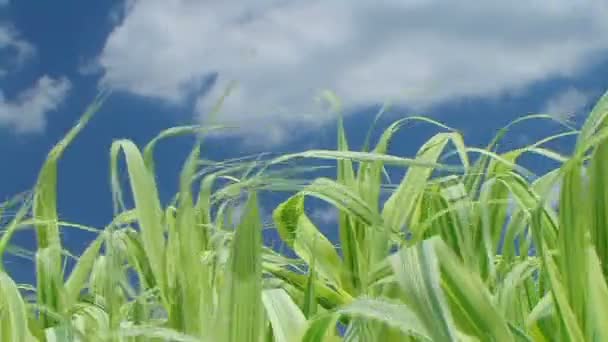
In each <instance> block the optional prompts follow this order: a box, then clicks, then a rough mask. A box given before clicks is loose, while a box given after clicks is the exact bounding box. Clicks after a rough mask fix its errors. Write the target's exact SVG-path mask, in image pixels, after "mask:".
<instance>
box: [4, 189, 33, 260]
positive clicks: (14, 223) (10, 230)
mask: <svg viewBox="0 0 608 342" xmlns="http://www.w3.org/2000/svg"><path fill="white" fill-rule="evenodd" d="M7 204H8V203H7ZM31 206H32V203H31V201H29V200H27V201H25V202H24V203H23V204H21V206H20V207H19V210H17V213H15V217H13V219H12V220H11V221H10V222H9V223H8V225H7V226H6V227H3V230H4V231H3V233H2V236H0V271H4V263H3V261H4V254H5V253H6V252H7V249H8V248H9V247H10V245H9V244H10V241H11V238H12V237H13V235H14V234H15V233H16V232H17V230H18V229H19V227H20V223H21V222H22V221H23V220H24V218H25V217H26V216H27V214H28V213H29V211H30V209H31ZM2 208H3V209H4V208H6V207H5V206H3V207H2ZM0 218H2V213H0Z"/></svg>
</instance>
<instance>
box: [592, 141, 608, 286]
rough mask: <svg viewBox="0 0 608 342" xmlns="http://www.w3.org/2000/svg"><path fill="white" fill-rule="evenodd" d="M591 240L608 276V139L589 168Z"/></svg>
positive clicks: (594, 155)
mask: <svg viewBox="0 0 608 342" xmlns="http://www.w3.org/2000/svg"><path fill="white" fill-rule="evenodd" d="M588 171H589V172H588V173H589V198H590V201H589V204H590V207H591V208H590V209H591V210H590V211H591V212H590V217H591V220H590V222H589V223H590V227H589V231H590V233H591V241H592V242H593V244H594V245H595V250H596V252H597V256H598V257H599V259H600V261H601V265H602V270H603V271H602V272H603V274H604V276H608V190H607V189H608V180H607V179H606V178H607V177H608V140H604V141H602V142H601V143H600V144H599V145H598V146H597V147H596V148H595V150H594V151H593V154H592V157H591V161H590V163H589V168H588Z"/></svg>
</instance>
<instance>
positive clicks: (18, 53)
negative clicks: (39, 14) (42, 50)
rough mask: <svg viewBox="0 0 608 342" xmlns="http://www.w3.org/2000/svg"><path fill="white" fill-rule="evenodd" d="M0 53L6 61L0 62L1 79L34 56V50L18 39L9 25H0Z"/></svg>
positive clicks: (28, 44)
mask: <svg viewBox="0 0 608 342" xmlns="http://www.w3.org/2000/svg"><path fill="white" fill-rule="evenodd" d="M0 1H1V0H0ZM0 52H3V53H4V55H5V56H6V60H0V63H2V64H0V77H1V76H3V75H6V74H7V73H8V69H11V70H15V69H18V68H20V67H21V66H23V64H24V63H25V62H26V61H27V60H28V59H29V58H30V57H32V56H33V55H34V54H35V52H36V49H34V47H33V46H32V45H31V44H30V43H28V42H27V41H25V40H23V39H22V38H21V37H19V35H18V33H17V31H16V30H15V29H14V28H13V27H12V26H11V25H9V24H6V23H0Z"/></svg>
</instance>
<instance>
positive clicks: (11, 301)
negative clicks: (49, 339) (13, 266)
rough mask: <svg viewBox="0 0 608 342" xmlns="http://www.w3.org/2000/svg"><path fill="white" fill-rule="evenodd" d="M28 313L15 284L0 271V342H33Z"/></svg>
mask: <svg viewBox="0 0 608 342" xmlns="http://www.w3.org/2000/svg"><path fill="white" fill-rule="evenodd" d="M27 316H28V313H27V310H26V307H25V303H24V301H23V298H22V297H21V293H20V292H19V289H18V288H17V285H16V284H15V282H14V281H13V280H12V279H11V278H10V277H9V275H8V274H6V273H5V272H4V271H3V270H0V340H2V341H15V342H33V341H35V339H34V337H33V336H32V334H31V333H30V331H29V328H28V317H27Z"/></svg>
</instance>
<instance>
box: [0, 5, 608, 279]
mask: <svg viewBox="0 0 608 342" xmlns="http://www.w3.org/2000/svg"><path fill="white" fill-rule="evenodd" d="M607 17H608V4H607V3H605V2H600V1H596V2H579V3H574V2H572V1H567V0H558V1H552V2H546V1H529V2H527V3H526V4H522V3H517V4H515V3H511V2H504V1H488V2H484V3H483V4H480V3H479V2H476V1H464V2H459V4H458V5H455V4H453V3H450V4H446V3H444V2H440V1H432V0H428V1H423V0H409V1H400V2H397V1H378V2H373V3H372V2H357V1H338V0H336V1H333V0H332V1H317V0H314V1H306V2H304V1H298V0H291V1H287V0H271V1H270V0H269V1H265V2H244V1H234V2H229V3H223V2H215V1H193V0H181V1H180V0H145V1H144V0H130V1H119V0H112V1H110V0H106V1H87V2H85V1H77V0H66V1H62V2H61V3H60V4H59V3H57V2H50V1H47V2H42V1H34V0H9V1H7V0H0V155H1V156H2V162H1V163H0V170H1V172H2V173H1V174H2V177H0V199H6V198H8V197H9V196H11V195H12V194H15V193H18V192H21V191H24V190H27V189H29V188H30V187H31V186H32V185H33V183H34V182H35V179H36V176H37V172H38V170H39V168H40V166H41V164H42V162H43V160H44V158H45V155H46V153H47V152H48V150H49V149H50V148H51V147H52V145H53V144H54V143H55V142H57V141H58V140H59V139H60V138H61V137H62V136H63V135H64V134H65V133H66V132H67V130H68V129H69V128H70V127H71V126H72V125H73V124H74V122H75V121H76V120H77V119H78V117H79V116H80V115H81V113H82V111H83V110H84V109H85V107H86V106H87V104H88V103H90V102H91V101H92V100H93V99H94V97H95V95H96V94H97V91H98V89H100V87H105V88H109V89H112V90H113V93H112V96H111V97H110V98H109V100H108V101H107V102H106V104H105V105H104V107H103V108H102V109H101V111H100V112H99V113H98V114H97V115H96V117H95V118H94V119H93V121H92V122H91V123H90V125H89V126H88V127H87V128H86V129H85V131H84V132H83V134H82V135H81V136H79V137H78V139H77V140H76V141H75V143H74V144H73V145H72V146H71V147H70V148H69V150H68V152H67V153H66V155H65V158H64V159H63V160H62V162H61V164H60V170H59V175H60V176H59V182H60V183H59V189H60V193H59V211H60V216H61V218H63V219H65V220H67V221H75V222H79V223H83V224H88V225H92V226H97V227H101V226H103V225H105V224H106V223H108V222H109V220H110V218H111V215H112V203H111V197H110V187H109V172H108V170H109V169H108V155H109V147H110V144H111V143H112V141H113V140H114V139H118V138H129V139H132V140H134V141H135V142H136V143H138V144H140V145H142V144H144V143H145V142H147V141H148V140H149V139H151V138H152V137H154V136H155V135H156V134H157V133H158V132H160V130H162V129H164V128H168V127H172V126H176V125H182V124H192V123H200V122H202V123H205V122H206V121H205V120H206V119H207V116H206V114H207V113H208V110H209V108H210V106H211V105H212V103H213V101H214V100H216V99H217V98H218V96H219V95H220V94H221V92H222V91H223V89H225V87H226V85H227V84H228V83H229V82H230V81H232V80H236V81H238V82H239V87H238V88H237V90H236V91H235V93H233V94H232V95H231V97H229V98H228V99H227V102H226V104H225V106H224V109H223V111H222V113H221V117H220V119H221V120H222V122H223V123H226V124H231V125H234V124H237V125H239V126H240V127H241V128H240V129H236V130H233V131H230V132H231V133H229V134H225V135H221V136H217V137H214V139H213V140H212V141H211V142H210V143H209V144H208V145H205V148H204V153H205V157H208V158H212V159H222V158H228V157H234V156H240V155H245V154H251V153H255V152H262V151H273V152H287V151H299V150H303V149H309V148H332V147H333V146H334V141H335V117H332V116H330V115H328V114H327V112H326V111H323V110H322V108H321V107H319V105H318V104H317V103H316V102H315V97H316V96H317V95H318V94H319V92H320V91H321V90H323V89H330V90H332V91H334V92H335V93H336V94H337V95H338V96H339V97H340V98H341V99H342V102H343V104H344V106H345V112H344V114H345V119H346V126H347V131H348V134H349V137H350V138H351V139H352V140H353V144H354V146H355V147H356V146H358V145H360V144H361V143H362V141H363V137H364V135H365V133H366V130H367V128H368V126H369V124H370V122H371V120H372V119H373V115H374V113H375V111H376V110H377V108H378V106H379V105H381V104H382V103H384V102H385V101H391V102H392V103H394V104H395V106H394V108H395V109H394V110H393V111H392V112H391V115H390V116H388V117H387V118H386V119H385V120H383V121H382V125H381V127H386V125H387V124H388V123H389V122H390V121H391V120H394V119H396V118H398V117H402V116H404V115H408V114H412V113H416V114H425V115H431V116H433V117H435V118H437V119H439V120H441V121H444V122H445V123H447V124H449V125H451V126H453V127H455V128H458V129H460V130H462V131H463V132H464V133H465V140H466V141H467V142H468V143H469V144H473V145H481V144H485V143H487V142H488V141H489V139H490V138H491V137H492V136H493V134H494V133H495V132H496V129H497V128H499V127H501V126H503V125H504V124H506V123H508V122H509V121H511V120H513V119H514V118H516V117H518V116H521V115H524V114H528V113H535V112H546V111H549V112H551V113H552V114H554V115H557V116H561V117H564V116H568V117H573V118H574V119H575V120H576V121H579V122H580V121H581V120H584V117H585V113H586V112H587V111H588V110H589V108H590V106H592V105H593V103H594V102H595V101H596V100H597V99H598V98H599V96H601V94H602V93H603V92H604V91H606V90H608V78H606V76H605V75H608V54H607V52H608V21H606V20H605V18H607ZM554 131H555V126H553V125H550V124H547V123H538V122H537V123H530V124H527V125H524V126H522V127H520V128H519V129H517V130H516V131H515V132H513V134H512V135H510V136H509V140H508V143H509V144H510V145H511V146H516V145H521V144H523V143H526V142H531V141H533V140H535V139H538V138H540V137H543V136H546V135H548V134H550V133H552V132H554ZM432 132H433V131H432V130H431V129H428V127H424V126H416V128H414V129H406V130H405V131H403V132H402V133H400V134H399V135H398V137H397V139H396V141H395V142H394V144H393V146H392V151H391V152H392V153H393V154H396V155H412V154H413V153H415V151H416V149H417V148H418V146H419V145H420V143H421V142H423V141H424V140H425V139H427V138H428V137H429V136H430V135H431V134H432ZM570 143H571V141H564V142H562V143H560V144H558V145H556V146H555V147H557V148H559V149H561V150H564V151H567V150H568V148H569V147H570V145H569V144H570ZM191 144H192V140H189V139H176V140H172V141H171V142H169V143H166V144H163V145H161V147H160V148H159V150H158V153H157V157H158V160H159V173H160V174H159V179H160V180H161V184H160V191H161V194H162V196H163V198H165V199H166V198H168V197H169V196H171V194H172V193H173V192H174V191H175V188H176V184H177V172H178V170H179V167H180V164H181V162H182V160H183V158H184V157H185V156H186V154H187V152H188V150H189V149H190V147H191ZM507 147H509V146H507ZM530 163H531V167H533V168H534V169H535V170H537V171H538V172H541V171H542V170H544V169H546V168H547V167H548V164H544V163H543V162H540V161H530ZM312 211H313V217H315V218H316V219H317V220H318V221H319V224H321V225H323V226H326V227H331V221H332V219H333V217H334V216H333V215H332V213H331V212H330V211H327V210H325V209H323V208H321V207H318V208H316V207H315V208H313V209H312ZM328 229H329V228H328ZM329 234H330V235H331V233H329ZM89 238H90V236H88V235H87V234H84V233H81V232H76V231H72V230H70V231H66V233H65V234H64V242H65V244H66V246H68V248H71V249H73V250H74V251H75V252H78V251H80V250H81V249H82V248H83V247H84V246H85V245H86V243H87V241H88V239H89ZM32 241H33V240H32V236H31V235H28V234H27V233H24V234H22V235H20V236H18V237H17V239H16V242H17V243H19V244H22V245H24V246H30V247H31V246H32ZM12 265H13V266H12V267H13V268H15V269H16V268H18V267H17V266H15V265H16V264H12ZM9 267H11V266H9ZM18 273H19V272H18ZM30 275H31V273H24V272H20V274H19V275H18V277H21V278H20V279H23V280H27V279H30Z"/></svg>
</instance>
